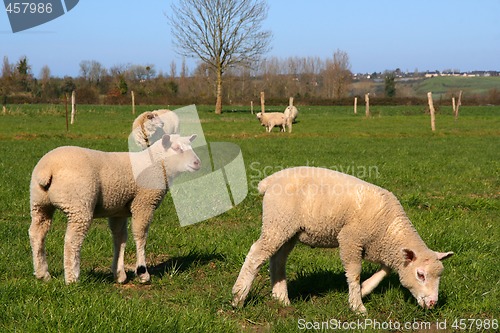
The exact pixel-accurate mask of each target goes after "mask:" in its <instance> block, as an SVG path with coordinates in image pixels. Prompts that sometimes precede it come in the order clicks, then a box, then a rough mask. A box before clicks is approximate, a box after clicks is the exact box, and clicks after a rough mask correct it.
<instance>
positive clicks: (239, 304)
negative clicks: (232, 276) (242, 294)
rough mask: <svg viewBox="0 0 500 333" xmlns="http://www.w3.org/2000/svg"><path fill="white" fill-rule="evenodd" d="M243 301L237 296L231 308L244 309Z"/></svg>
mask: <svg viewBox="0 0 500 333" xmlns="http://www.w3.org/2000/svg"><path fill="white" fill-rule="evenodd" d="M243 303H244V302H243V300H242V299H241V298H239V297H237V296H235V297H234V298H233V301H232V302H231V306H232V307H233V308H242V307H243Z"/></svg>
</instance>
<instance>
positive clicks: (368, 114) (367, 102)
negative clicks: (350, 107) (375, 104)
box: [365, 93, 370, 117]
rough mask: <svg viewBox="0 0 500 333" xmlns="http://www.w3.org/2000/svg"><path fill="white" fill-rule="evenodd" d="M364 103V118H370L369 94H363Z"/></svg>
mask: <svg viewBox="0 0 500 333" xmlns="http://www.w3.org/2000/svg"><path fill="white" fill-rule="evenodd" d="M365 102H366V110H365V113H366V116H367V117H369V116H370V93H367V94H365Z"/></svg>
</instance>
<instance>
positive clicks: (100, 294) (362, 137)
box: [0, 105, 500, 332]
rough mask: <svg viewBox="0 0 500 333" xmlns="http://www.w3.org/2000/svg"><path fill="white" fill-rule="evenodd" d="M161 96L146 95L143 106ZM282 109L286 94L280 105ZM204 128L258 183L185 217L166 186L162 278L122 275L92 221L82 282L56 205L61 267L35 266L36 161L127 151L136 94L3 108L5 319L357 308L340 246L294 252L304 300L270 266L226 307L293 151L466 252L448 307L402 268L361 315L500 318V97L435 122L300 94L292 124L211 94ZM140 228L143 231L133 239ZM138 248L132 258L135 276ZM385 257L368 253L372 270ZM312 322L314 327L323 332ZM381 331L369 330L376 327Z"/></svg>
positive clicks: (202, 324)
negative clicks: (365, 111) (69, 260)
mask: <svg viewBox="0 0 500 333" xmlns="http://www.w3.org/2000/svg"><path fill="white" fill-rule="evenodd" d="M152 108H154V106H150V107H147V106H140V107H138V111H137V112H142V111H145V110H148V109H152ZM269 109H270V110H273V109H274V110H275V111H282V109H283V108H278V107H275V108H273V107H270V108H269ZM198 110H199V114H200V117H201V119H202V121H203V129H204V131H205V135H206V138H207V140H208V141H227V142H233V143H236V144H238V145H239V146H240V147H241V150H242V152H243V157H244V160H245V165H246V167H247V177H248V181H249V185H250V188H249V195H248V196H247V198H246V199H245V200H244V201H243V202H242V203H241V204H240V205H238V206H237V207H235V208H233V209H232V210H230V211H228V212H226V213H225V214H223V215H220V216H217V217H215V218H212V219H210V220H208V221H204V222H201V223H198V224H195V225H191V226H188V227H180V226H179V223H178V220H177V217H176V213H175V209H174V207H173V203H172V199H171V197H170V196H168V195H167V197H166V198H165V200H164V202H163V203H162V205H161V206H160V208H159V209H158V210H157V212H156V214H155V218H154V220H153V223H152V225H151V229H150V233H149V237H148V245H147V259H148V266H149V271H150V273H151V274H152V281H151V284H148V285H140V284H138V283H137V282H136V281H135V280H132V281H131V282H129V283H128V284H126V285H123V286H122V285H117V284H114V283H113V278H112V274H111V272H110V269H109V266H110V265H111V260H112V241H111V236H110V232H109V231H108V229H107V223H106V221H105V220H96V221H95V223H94V224H93V226H92V228H91V230H90V232H89V234H88V236H87V238H86V239H85V242H84V246H83V249H82V274H81V282H80V283H78V284H76V285H71V286H66V285H65V284H64V276H63V264H62V261H63V239H64V232H65V227H66V224H65V218H64V216H63V215H62V214H57V215H56V219H55V221H54V224H53V226H52V229H51V231H50V233H49V236H48V239H47V251H48V260H49V269H50V272H51V274H52V276H53V279H52V280H51V281H50V282H48V283H43V282H39V281H36V279H35V278H34V276H33V275H32V271H33V268H32V262H31V252H30V245H29V239H28V234H27V230H28V227H29V224H30V216H29V179H30V174H31V171H32V169H33V167H34V165H35V164H36V162H37V161H38V159H39V158H40V157H41V156H43V155H44V154H45V153H46V152H47V151H49V150H50V149H52V148H55V147H57V146H61V145H79V146H85V147H90V148H95V149H101V150H107V151H115V150H126V149H127V141H126V139H127V136H128V134H129V130H130V125H131V123H132V120H133V119H134V116H133V115H132V114H131V112H130V107H120V106H79V114H78V117H77V121H76V123H75V124H74V125H70V128H69V131H68V132H66V129H65V117H64V107H63V106H49V105H21V106H11V108H10V112H11V113H10V114H7V115H0V258H1V259H0V330H1V331H2V332H14V331H16V332H41V331H44V332H45V331H46V332H126V331H127V332H138V331H141V332H190V331H191V332H267V331H270V332H294V331H298V330H299V328H300V327H299V321H300V323H305V322H307V323H310V325H313V324H314V323H315V322H318V323H319V322H324V321H331V320H332V319H334V320H341V321H342V322H351V321H356V320H357V319H358V318H361V320H364V318H363V317H359V316H357V315H356V314H354V313H352V312H351V311H350V310H349V308H348V302H347V284H346V281H345V277H344V272H343V270H342V266H341V263H340V260H339V258H338V254H337V250H336V249H311V248H308V247H305V246H301V245H299V246H297V247H296V249H295V250H294V251H293V252H292V254H291V256H290V259H289V262H288V266H287V272H288V281H289V291H290V297H291V301H292V304H291V306H287V307H283V306H281V305H280V304H278V303H277V302H275V301H274V300H272V299H271V297H270V285H269V276H268V273H267V265H266V266H265V267H264V268H263V269H262V270H261V272H260V274H259V276H258V277H257V279H256V281H255V282H254V285H253V289H252V291H251V294H250V296H249V299H248V301H247V303H246V306H245V307H244V308H242V309H238V310H233V309H232V308H231V306H230V300H231V288H232V285H233V283H234V282H235V280H236V277H237V275H238V272H239V270H240V268H241V265H242V263H243V260H244V258H245V255H246V253H247V252H248V250H249V248H250V246H251V244H252V243H253V242H254V241H255V240H256V239H257V238H258V237H259V234H260V215H261V198H260V197H259V196H258V195H256V190H255V185H256V184H257V182H258V181H259V180H260V179H262V178H263V177H265V176H267V175H269V174H271V173H273V172H276V171H278V170H280V169H282V168H285V167H290V166H296V165H311V166H325V167H330V168H333V169H337V170H343V171H346V172H348V173H351V174H354V175H355V176H359V177H361V178H363V179H365V180H367V181H369V182H372V183H375V184H377V185H380V186H382V187H384V188H387V189H389V190H390V191H392V192H394V194H395V195H396V196H397V197H398V198H399V199H400V200H401V203H402V204H403V206H404V208H405V210H406V212H407V213H408V215H409V217H410V219H411V220H412V221H413V223H414V225H415V227H416V228H417V230H418V231H419V233H420V235H421V236H422V238H423V239H424V240H425V241H426V243H427V244H428V245H429V247H431V248H433V249H435V250H439V251H449V250H450V251H454V252H455V256H454V257H452V258H451V259H449V260H448V261H446V262H445V272H444V275H443V277H442V279H441V285H440V301H439V304H438V306H437V308H436V309H434V310H430V311H426V310H423V309H421V308H420V307H419V306H418V305H417V303H416V301H415V300H414V299H413V298H412V296H411V295H410V293H409V292H408V291H407V290H406V289H404V288H403V287H402V286H401V285H400V284H399V281H398V278H397V276H396V275H391V276H390V277H389V278H388V279H386V280H385V281H384V282H383V283H382V284H381V286H379V287H378V288H377V289H376V290H375V291H374V292H373V294H372V295H370V296H369V297H368V298H367V299H365V300H364V303H365V306H366V307H367V309H368V315H367V316H366V317H365V318H368V319H371V320H377V321H379V322H389V321H392V322H395V321H397V322H399V323H401V324H404V323H406V322H407V323H414V322H417V323H427V322H429V323H433V326H432V327H434V328H436V326H435V323H436V322H437V321H439V322H443V321H444V320H446V321H447V325H448V326H447V327H448V329H451V325H452V323H453V321H454V320H455V319H461V318H464V319H468V318H477V319H496V320H500V316H499V310H498V309H499V308H500V296H499V284H500V273H499V270H498V265H499V260H498V257H497V254H498V253H499V244H500V228H499V218H498V212H499V208H500V207H499V201H500V200H499V199H500V149H499V147H500V108H499V107H466V106H464V107H462V108H461V109H460V112H461V114H460V117H459V119H458V120H456V121H455V120H454V118H453V117H452V115H451V108H450V110H447V109H446V108H444V107H443V108H441V110H440V113H439V114H438V115H437V120H436V127H437V130H436V132H434V133H433V132H431V130H430V121H429V119H428V115H425V114H424V111H425V106H413V107H406V106H400V107H377V106H374V107H372V111H373V113H374V116H373V117H372V118H368V119H367V118H365V117H364V116H362V115H357V116H355V115H353V114H352V110H351V108H349V107H301V108H299V110H300V115H299V118H298V122H297V124H295V125H294V131H293V133H291V134H289V133H278V132H274V133H271V134H267V133H265V132H264V128H262V127H260V126H259V124H258V123H257V121H256V120H255V119H254V116H252V115H250V114H249V112H247V111H248V110H247V109H245V108H243V107H240V108H237V109H233V110H231V109H230V108H228V110H227V111H226V112H225V113H224V114H223V115H222V116H216V115H214V114H213V112H212V111H211V108H210V107H203V106H202V107H199V108H198ZM275 131H276V129H275ZM130 238H131V237H130ZM134 259H135V248H134V244H133V241H132V240H131V239H130V240H129V243H128V247H127V251H126V258H125V260H126V264H127V265H128V268H129V274H130V276H132V267H133V265H134V263H135V260H134ZM376 269H377V267H376V266H375V265H373V264H369V263H366V264H365V265H364V266H363V273H362V277H363V278H366V277H368V276H369V275H370V274H371V273H373V272H374V271H375V270H376ZM313 331H314V330H313ZM367 331H370V330H367Z"/></svg>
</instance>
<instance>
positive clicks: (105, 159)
mask: <svg viewBox="0 0 500 333" xmlns="http://www.w3.org/2000/svg"><path fill="white" fill-rule="evenodd" d="M195 138H196V135H192V136H190V137H180V136H179V135H164V136H163V138H162V140H159V141H157V142H156V143H154V144H153V145H152V146H151V147H150V148H148V149H146V150H144V151H141V152H133V153H128V152H102V151H98V150H91V149H86V148H81V147H72V146H65V147H59V148H56V149H54V150H52V151H50V152H48V153H47V154H46V155H44V156H43V157H42V158H41V159H40V161H39V162H38V164H37V165H36V166H35V168H34V170H33V174H32V177H31V184H30V207H31V219H32V221H31V226H30V228H29V236H30V243H31V248H32V251H33V265H34V274H35V276H36V277H37V278H38V279H43V280H48V279H50V274H49V272H48V265H47V259H46V254H45V248H44V247H45V238H46V235H47V232H48V231H49V228H50V225H51V223H52V216H53V214H54V211H55V210H56V209H60V210H61V211H63V212H64V213H65V214H66V216H67V219H68V226H67V230H66V237H65V240H64V277H65V281H66V283H67V284H69V283H72V282H76V281H78V278H79V275H80V250H81V246H82V243H83V239H84V237H85V235H86V233H87V231H88V229H89V227H90V224H91V222H92V219H93V218H97V217H108V220H109V227H110V229H111V232H112V235H113V241H114V257H113V265H112V270H113V274H114V276H115V278H116V280H117V282H119V283H123V282H125V281H126V279H127V275H126V273H125V268H124V253H125V245H126V241H127V218H128V217H130V216H131V217H132V233H133V235H134V240H135V243H136V248H137V249H136V251H137V264H136V274H137V276H138V277H139V280H140V281H141V282H147V281H149V279H150V276H149V273H148V271H147V269H146V257H145V245H146V237H147V232H148V228H149V224H150V222H151V220H152V218H153V212H154V210H155V209H156V208H157V207H158V205H159V204H160V203H161V201H162V200H163V197H164V196H165V194H166V192H167V190H168V184H170V183H171V182H172V180H173V178H175V177H176V176H177V175H178V174H179V173H181V172H185V171H190V172H193V171H196V170H198V169H200V167H201V162H200V160H199V158H198V156H196V154H195V153H194V151H193V150H192V148H191V141H193V140H194V139H195ZM134 168H135V169H136V170H140V171H141V170H142V172H141V173H135V172H134V171H133V169H134Z"/></svg>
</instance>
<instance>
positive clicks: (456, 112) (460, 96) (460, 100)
mask: <svg viewBox="0 0 500 333" xmlns="http://www.w3.org/2000/svg"><path fill="white" fill-rule="evenodd" d="M460 105H462V90H460V93H459V94H458V102H457V105H456V107H455V108H454V109H453V112H454V113H455V120H457V119H458V109H459V108H460Z"/></svg>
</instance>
